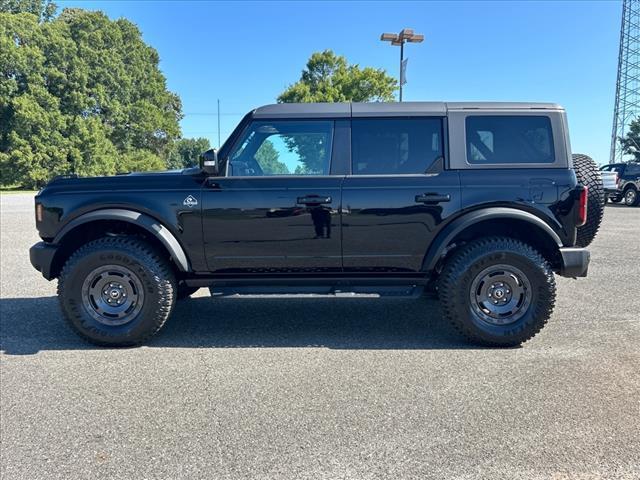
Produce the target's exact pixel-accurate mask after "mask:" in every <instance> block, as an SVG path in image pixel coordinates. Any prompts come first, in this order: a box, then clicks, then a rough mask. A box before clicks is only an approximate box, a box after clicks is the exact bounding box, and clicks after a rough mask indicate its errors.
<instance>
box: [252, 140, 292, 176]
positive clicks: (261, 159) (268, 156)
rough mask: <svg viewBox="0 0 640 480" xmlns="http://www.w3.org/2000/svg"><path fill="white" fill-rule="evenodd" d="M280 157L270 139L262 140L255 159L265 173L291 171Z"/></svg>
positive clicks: (278, 173)
mask: <svg viewBox="0 0 640 480" xmlns="http://www.w3.org/2000/svg"><path fill="white" fill-rule="evenodd" d="M279 158H280V155H279V154H278V151H277V150H276V148H275V147H274V146H273V143H272V142H271V141H270V140H265V141H264V142H262V145H260V148H259V149H258V151H257V152H256V154H255V159H256V161H257V162H258V164H259V165H260V168H262V171H263V172H264V173H265V175H286V174H288V173H289V169H288V168H287V166H286V165H285V164H284V163H282V162H281V161H280V160H279Z"/></svg>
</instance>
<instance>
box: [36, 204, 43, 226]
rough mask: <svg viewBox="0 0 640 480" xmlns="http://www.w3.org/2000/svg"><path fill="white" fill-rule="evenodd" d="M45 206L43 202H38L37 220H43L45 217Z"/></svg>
mask: <svg viewBox="0 0 640 480" xmlns="http://www.w3.org/2000/svg"><path fill="white" fill-rule="evenodd" d="M43 213H44V212H43V208H42V204H41V203H36V221H38V222H41V221H42V218H43V216H44V215H43Z"/></svg>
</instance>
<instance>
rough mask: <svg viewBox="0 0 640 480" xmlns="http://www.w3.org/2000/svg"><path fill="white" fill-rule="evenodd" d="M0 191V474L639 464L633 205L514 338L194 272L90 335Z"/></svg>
mask: <svg viewBox="0 0 640 480" xmlns="http://www.w3.org/2000/svg"><path fill="white" fill-rule="evenodd" d="M0 201H1V209H0V213H1V224H0V227H1V231H2V233H1V238H0V240H1V270H0V272H1V292H0V297H1V298H0V342H1V344H0V361H1V370H0V478H2V479H3V480H13V479H29V480H32V479H65V480H66V479H84V478H87V479H88V478H91V479H103V478H104V479H146V478H148V479H152V478H153V479H155V478H164V479H182V478H199V479H205V478H206V479H215V480H219V479H236V478H258V479H338V478H339V479H374V478H390V479H399V478H421V479H431V478H433V479H445V478H447V479H448V478H453V479H465V480H467V479H507V478H508V479H554V480H559V479H588V480H593V479H623V478H624V479H638V478H640V287H639V286H638V285H639V284H638V282H639V274H638V272H639V271H640V269H639V268H638V267H639V265H640V241H639V240H638V237H639V235H640V208H629V207H624V206H613V205H611V206H608V207H607V210H606V215H605V218H604V223H603V226H602V229H601V231H600V233H599V235H598V237H597V239H596V240H595V242H594V244H593V245H592V249H591V251H592V263H591V268H590V274H589V277H588V278H586V279H579V280H570V279H563V278H560V279H558V284H559V291H558V301H557V306H556V309H555V312H554V314H553V316H552V318H551V320H550V322H549V324H548V325H547V327H546V328H545V329H544V330H543V331H542V332H541V333H540V334H538V335H537V336H536V337H535V338H534V339H533V340H532V341H530V342H527V343H525V344H524V346H523V347H521V348H514V349H489V348H478V347H475V346H470V345H468V344H467V343H465V341H464V340H463V339H462V338H460V337H459V336H458V335H457V334H456V333H455V331H454V330H452V328H450V327H449V326H448V325H447V324H446V323H445V322H444V321H443V319H442V318H441V314H440V311H439V308H438V304H437V302H436V301H435V300H429V299H418V300H397V299H396V300H393V299H387V300H379V299H348V298H347V299H344V298H338V299H291V298H287V299H262V298H253V299H233V298H232V299H215V300H214V299H211V298H210V297H209V296H208V293H207V292H206V290H201V291H200V292H199V293H198V294H197V296H196V298H193V299H191V300H187V301H184V302H180V303H179V304H178V306H177V307H176V310H175V312H174V314H173V317H172V318H171V319H170V320H169V322H168V324H167V326H166V328H165V329H164V330H163V331H162V332H161V334H160V335H159V336H157V337H156V338H154V339H153V340H152V341H151V342H150V343H149V344H148V345H147V346H144V347H140V348H133V349H105V348H97V347H94V346H92V345H90V344H87V343H85V342H84V341H82V340H81V339H79V338H78V337H77V336H76V335H75V334H74V333H72V332H71V331H70V330H69V329H68V328H67V326H66V325H65V324H64V323H63V321H62V318H61V314H60V310H59V308H58V304H57V299H56V297H55V288H56V282H55V281H54V282H47V281H46V280H44V279H43V278H42V277H41V276H40V275H39V273H37V272H36V271H35V270H33V269H32V267H31V265H30V264H29V258H28V248H29V246H30V245H31V244H33V243H35V242H36V241H37V240H38V238H37V234H36V231H35V228H34V220H33V198H32V196H31V195H18V194H11V195H2V196H0Z"/></svg>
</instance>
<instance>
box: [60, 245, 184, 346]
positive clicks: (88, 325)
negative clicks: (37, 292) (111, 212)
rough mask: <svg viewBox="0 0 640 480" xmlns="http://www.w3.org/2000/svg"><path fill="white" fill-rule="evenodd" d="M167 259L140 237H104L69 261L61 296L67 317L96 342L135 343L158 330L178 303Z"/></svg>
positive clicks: (63, 270) (76, 328) (62, 277)
mask: <svg viewBox="0 0 640 480" xmlns="http://www.w3.org/2000/svg"><path fill="white" fill-rule="evenodd" d="M175 292H176V281H175V277H174V274H173V270H172V269H171V266H170V264H169V261H168V260H167V259H166V258H165V257H164V255H162V254H161V253H160V252H158V251H157V250H156V249H155V248H153V247H152V246H151V245H149V244H148V243H147V242H145V241H144V240H142V239H140V238H137V237H129V236H121V237H104V238H100V239H97V240H94V241H92V242H89V243H87V244H86V245H84V246H82V247H80V248H79V249H78V250H77V251H76V252H75V253H73V254H72V255H71V257H70V258H69V259H68V260H67V262H66V263H65V265H64V267H63V269H62V273H61V274H60V278H59V280H58V298H59V300H60V305H61V307H62V311H63V313H64V317H65V319H66V320H67V323H69V325H70V326H71V328H73V329H74V330H75V331H76V332H77V333H78V334H79V335H80V336H82V337H83V338H85V339H87V340H89V341H90V342H92V343H95V344H97V345H105V346H132V345H137V344H140V343H142V342H144V341H145V340H147V339H148V338H149V337H151V336H152V335H154V334H155V333H157V332H158V331H159V330H160V329H161V328H162V326H163V325H164V324H165V322H166V321H167V319H168V318H169V315H170V313H171V311H172V309H173V306H174V304H175V296H176V295H175Z"/></svg>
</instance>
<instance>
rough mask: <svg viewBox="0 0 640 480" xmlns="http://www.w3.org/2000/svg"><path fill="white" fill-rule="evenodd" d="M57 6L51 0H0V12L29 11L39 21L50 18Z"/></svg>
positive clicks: (45, 20) (46, 20)
mask: <svg viewBox="0 0 640 480" xmlns="http://www.w3.org/2000/svg"><path fill="white" fill-rule="evenodd" d="M57 8H58V7H57V6H56V4H55V3H53V2H52V1H51V0H0V12H2V13H31V14H32V15H35V16H36V17H37V18H38V20H39V21H41V22H48V21H49V20H51V19H52V18H53V16H54V15H55V14H56V10H57Z"/></svg>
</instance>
